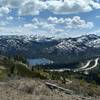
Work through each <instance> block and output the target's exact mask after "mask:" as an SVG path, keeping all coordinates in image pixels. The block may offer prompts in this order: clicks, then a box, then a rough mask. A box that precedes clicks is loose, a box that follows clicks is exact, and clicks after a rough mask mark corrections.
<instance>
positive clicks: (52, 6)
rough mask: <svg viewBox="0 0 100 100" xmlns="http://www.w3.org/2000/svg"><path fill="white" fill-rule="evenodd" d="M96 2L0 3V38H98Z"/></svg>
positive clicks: (2, 0)
mask: <svg viewBox="0 0 100 100" xmlns="http://www.w3.org/2000/svg"><path fill="white" fill-rule="evenodd" d="M99 26H100V0H0V35H9V34H13V35H15V34H18V35H22V34H24V35H39V36H57V37H75V36H80V35H84V34H92V33H95V34H97V35H100V28H99Z"/></svg>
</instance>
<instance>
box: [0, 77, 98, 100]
mask: <svg viewBox="0 0 100 100" xmlns="http://www.w3.org/2000/svg"><path fill="white" fill-rule="evenodd" d="M0 100H100V97H85V96H82V95H75V94H66V93H64V92H63V91H59V90H58V89H53V88H49V87H48V86H47V85H46V84H45V81H44V80H37V79H16V80H10V81H4V82H0Z"/></svg>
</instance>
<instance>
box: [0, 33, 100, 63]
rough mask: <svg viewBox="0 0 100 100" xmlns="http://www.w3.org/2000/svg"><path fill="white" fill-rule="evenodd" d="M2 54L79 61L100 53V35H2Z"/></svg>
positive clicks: (0, 37)
mask: <svg viewBox="0 0 100 100" xmlns="http://www.w3.org/2000/svg"><path fill="white" fill-rule="evenodd" d="M0 54H1V55H6V56H15V55H21V56H24V57H26V58H47V59H50V60H52V61H54V62H55V63H70V62H77V61H80V60H83V59H90V58H92V57H97V56H99V55H100V37H99V36H97V35H94V34H90V35H83V36H80V37H76V38H63V39H62V38H61V39H57V38H54V37H50V38H47V37H35V36H24V35H21V36H18V35H8V36H4V35H3V36H0Z"/></svg>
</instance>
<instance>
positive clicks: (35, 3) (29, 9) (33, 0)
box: [18, 0, 46, 15]
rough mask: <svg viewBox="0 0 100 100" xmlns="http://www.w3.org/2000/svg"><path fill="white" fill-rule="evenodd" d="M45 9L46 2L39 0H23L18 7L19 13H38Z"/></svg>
mask: <svg viewBox="0 0 100 100" xmlns="http://www.w3.org/2000/svg"><path fill="white" fill-rule="evenodd" d="M43 9H46V4H45V3H44V2H41V1H39V0H27V1H26V0H25V2H24V3H23V4H22V5H21V7H20V9H19V12H18V13H19V15H38V14H39V13H40V11H42V10H43Z"/></svg>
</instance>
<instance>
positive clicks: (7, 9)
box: [0, 7, 10, 16]
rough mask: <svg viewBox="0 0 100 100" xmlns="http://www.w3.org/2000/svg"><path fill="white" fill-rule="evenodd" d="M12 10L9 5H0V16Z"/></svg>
mask: <svg viewBox="0 0 100 100" xmlns="http://www.w3.org/2000/svg"><path fill="white" fill-rule="evenodd" d="M9 12H10V10H9V8H8V7H0V16H4V15H7V14H8V13H9Z"/></svg>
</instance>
